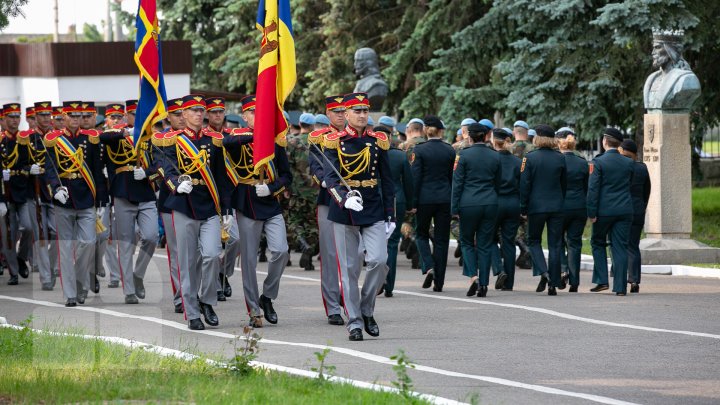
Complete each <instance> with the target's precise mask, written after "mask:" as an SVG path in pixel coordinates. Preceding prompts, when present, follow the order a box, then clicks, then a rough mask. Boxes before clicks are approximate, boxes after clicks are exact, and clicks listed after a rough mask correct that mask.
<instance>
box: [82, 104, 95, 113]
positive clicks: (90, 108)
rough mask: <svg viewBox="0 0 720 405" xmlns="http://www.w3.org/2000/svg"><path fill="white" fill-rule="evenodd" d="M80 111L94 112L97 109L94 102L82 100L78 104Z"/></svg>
mask: <svg viewBox="0 0 720 405" xmlns="http://www.w3.org/2000/svg"><path fill="white" fill-rule="evenodd" d="M80 112H84V113H96V112H97V109H96V108H95V102H94V101H83V102H82V104H81V105H80Z"/></svg>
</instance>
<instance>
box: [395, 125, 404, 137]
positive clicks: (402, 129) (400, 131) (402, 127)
mask: <svg viewBox="0 0 720 405" xmlns="http://www.w3.org/2000/svg"><path fill="white" fill-rule="evenodd" d="M406 128H407V124H405V123H402V122H401V123H399V124H397V127H395V129H396V130H397V131H398V132H399V133H401V134H403V135H404V134H405V129H406Z"/></svg>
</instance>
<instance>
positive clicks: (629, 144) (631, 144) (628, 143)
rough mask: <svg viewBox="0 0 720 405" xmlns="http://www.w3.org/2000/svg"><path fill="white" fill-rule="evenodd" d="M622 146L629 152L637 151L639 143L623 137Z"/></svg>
mask: <svg viewBox="0 0 720 405" xmlns="http://www.w3.org/2000/svg"><path fill="white" fill-rule="evenodd" d="M620 147H621V148H623V149H624V150H626V151H628V152H632V153H637V150H638V149H637V144H636V143H635V141H633V140H632V139H623V141H622V145H620Z"/></svg>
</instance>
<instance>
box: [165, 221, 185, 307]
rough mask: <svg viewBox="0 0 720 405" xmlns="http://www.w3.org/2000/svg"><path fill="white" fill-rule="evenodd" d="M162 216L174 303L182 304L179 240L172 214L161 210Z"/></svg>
mask: <svg viewBox="0 0 720 405" xmlns="http://www.w3.org/2000/svg"><path fill="white" fill-rule="evenodd" d="M160 216H161V217H162V221H163V228H165V242H167V243H166V245H165V246H167V256H168V269H169V270H170V285H171V286H172V292H173V305H180V304H182V295H181V294H182V293H181V290H182V288H180V273H179V271H180V268H179V267H178V256H177V240H176V239H175V228H174V226H173V219H172V214H171V213H169V212H161V213H160Z"/></svg>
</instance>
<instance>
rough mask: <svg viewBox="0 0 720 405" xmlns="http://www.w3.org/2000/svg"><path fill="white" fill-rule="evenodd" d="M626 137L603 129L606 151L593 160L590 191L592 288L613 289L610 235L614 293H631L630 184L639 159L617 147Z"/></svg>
mask: <svg viewBox="0 0 720 405" xmlns="http://www.w3.org/2000/svg"><path fill="white" fill-rule="evenodd" d="M622 141H623V136H622V133H620V131H618V130H617V129H615V128H605V131H603V141H602V143H603V149H605V153H603V154H602V155H600V156H598V157H596V158H595V159H593V169H592V173H591V174H590V184H589V185H588V194H587V210H588V212H587V214H588V218H590V221H591V222H592V223H593V229H592V237H591V239H590V245H591V246H592V251H593V262H594V263H595V264H594V266H593V279H592V281H593V283H595V284H597V285H596V286H595V287H593V288H591V289H590V291H592V292H598V291H604V290H607V289H608V288H609V284H608V269H607V238H608V236H610V239H611V240H612V245H611V249H612V258H613V270H614V272H615V275H614V277H613V292H614V293H616V294H617V295H625V294H626V292H627V268H628V257H627V248H628V238H629V236H630V226H631V225H632V220H633V202H632V196H631V194H630V187H631V185H632V182H633V174H634V171H635V168H634V166H635V162H633V161H632V159H629V158H627V157H625V156H623V155H621V154H620V153H619V152H618V150H617V148H618V147H619V146H620V145H621V144H622Z"/></svg>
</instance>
